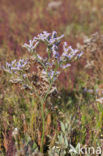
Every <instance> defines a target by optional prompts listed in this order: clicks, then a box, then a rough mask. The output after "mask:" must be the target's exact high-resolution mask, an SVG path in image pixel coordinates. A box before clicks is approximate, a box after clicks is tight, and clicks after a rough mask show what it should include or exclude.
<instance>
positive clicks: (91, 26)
mask: <svg viewBox="0 0 103 156" xmlns="http://www.w3.org/2000/svg"><path fill="white" fill-rule="evenodd" d="M54 30H55V31H57V33H58V35H61V34H64V35H65V37H64V39H63V41H64V40H65V41H67V42H68V45H72V47H73V48H76V47H78V48H81V49H82V45H83V46H84V40H86V41H88V42H87V45H85V46H86V47H83V51H84V55H83V57H82V58H81V59H80V60H78V61H77V62H75V63H73V64H72V66H71V68H70V70H69V71H64V72H63V73H62V74H61V76H60V78H59V80H60V81H59V82H58V83H57V84H58V86H59V90H60V92H61V95H62V98H61V101H59V102H58V101H54V103H53V104H57V105H58V106H59V107H58V111H61V112H62V114H64V116H66V113H67V114H68V113H69V115H67V120H68V121H69V117H68V116H70V115H72V116H75V117H76V119H77V120H79V124H78V123H76V124H75V126H76V130H75V131H72V130H70V132H68V136H69V137H70V138H71V139H72V142H73V144H74V145H76V144H77V143H78V142H80V143H81V144H89V145H93V146H94V147H97V144H99V142H100V139H99V136H100V134H103V106H102V105H99V104H98V105H97V103H96V98H99V96H100V97H101V96H103V36H101V37H100V36H98V34H97V35H94V36H93V37H92V39H91V40H89V39H88V38H91V35H92V34H94V33H96V32H98V33H99V34H103V0H55V1H53V0H17V1H16V0H0V151H3V152H4V153H6V152H7V153H9V154H8V156H12V153H13V152H14V151H15V149H14V140H13V139H12V131H13V129H14V128H15V127H18V128H19V130H20V134H19V137H18V140H19V141H18V142H20V141H21V140H22V138H23V139H24V140H26V139H25V135H24V134H28V135H29V134H30V135H31V136H32V138H33V139H34V136H36V141H37V143H38V145H40V144H39V142H40V135H39V134H40V131H41V127H40V124H41V121H40V119H38V116H41V114H40V113H41V112H40V110H39V109H38V108H37V105H36V107H35V108H34V106H33V102H34V101H33V99H32V97H31V96H30V95H28V93H25V92H23V91H21V90H20V89H19V88H18V87H17V86H16V85H13V86H11V84H10V83H9V82H8V81H9V76H8V75H7V74H6V73H4V72H3V71H2V70H1V66H2V65H5V63H6V62H7V61H8V62H10V61H12V60H13V59H19V58H21V57H22V56H23V55H25V54H27V53H26V50H25V49H24V48H23V47H22V45H23V44H24V43H25V42H26V43H27V42H28V41H29V40H30V39H32V38H33V37H34V36H36V35H37V34H39V33H41V32H42V31H48V32H50V33H51V32H52V31H54ZM99 37H100V38H99ZM89 41H90V43H89ZM88 45H89V47H90V49H89V50H88ZM94 47H95V48H94ZM98 47H99V48H98ZM93 48H94V49H93ZM91 49H92V50H91ZM39 50H40V51H41V52H42V50H43V49H42V46H41V47H40V49H39ZM91 51H93V53H91ZM94 51H95V52H96V53H95V52H94ZM91 89H92V90H91ZM97 89H98V91H100V92H99V95H97V94H96V93H95V92H94V90H95V91H97ZM84 90H85V92H83V91H84ZM17 91H18V92H17ZM87 92H88V93H87ZM101 92H102V93H101ZM91 93H93V94H92V95H91ZM32 101H33V102H32ZM58 103H59V104H58ZM37 104H38V103H37ZM100 104H101V103H100ZM34 111H35V114H36V113H37V114H36V115H37V116H36V117H35V116H34ZM52 115H53V117H51V116H52ZM48 118H49V119H48ZM51 118H52V119H51ZM60 118H62V117H60V115H57V112H56V113H50V114H49V117H48V115H47V114H46V122H49V125H48V127H47V128H48V129H50V131H48V132H47V133H48V134H47V135H51V136H53V134H56V133H59V132H60V130H57V127H58V123H57V121H58V122H59V121H60ZM65 118H66V117H65ZM23 119H25V120H23ZM34 119H35V123H36V126H37V127H36V128H37V129H38V133H37V134H34V133H35V130H34V129H36V128H34V127H33V125H34ZM48 120H49V121H48ZM24 121H25V122H24ZM51 123H52V124H51ZM47 124H48V123H47ZM70 124H71V125H72V120H70ZM78 125H79V127H78ZM58 129H59V128H58ZM37 138H38V139H37ZM33 139H32V141H34V140H35V139H34V140H33ZM54 140H55V139H54ZM25 142H26V141H25ZM25 144H26V143H25ZM46 144H47V146H48V143H46ZM102 146H103V143H102Z"/></svg>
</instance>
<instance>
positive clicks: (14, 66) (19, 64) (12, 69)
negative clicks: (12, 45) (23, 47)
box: [4, 59, 28, 74]
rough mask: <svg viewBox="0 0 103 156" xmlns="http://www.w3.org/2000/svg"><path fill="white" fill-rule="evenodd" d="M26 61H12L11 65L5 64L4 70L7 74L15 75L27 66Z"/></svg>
mask: <svg viewBox="0 0 103 156" xmlns="http://www.w3.org/2000/svg"><path fill="white" fill-rule="evenodd" d="M27 63H28V62H27V60H24V59H20V60H19V61H16V60H14V61H12V62H11V63H8V62H6V68H5V67H4V70H5V71H6V72H9V73H11V74H12V73H16V72H17V71H21V70H23V69H24V68H25V66H26V65H27Z"/></svg>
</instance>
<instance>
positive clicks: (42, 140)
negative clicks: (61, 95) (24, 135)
mask: <svg viewBox="0 0 103 156" xmlns="http://www.w3.org/2000/svg"><path fill="white" fill-rule="evenodd" d="M51 86H52V83H51V84H50V87H49V89H48V91H47V93H46V95H45V97H44V99H42V98H41V100H40V102H41V113H42V138H41V147H40V152H41V153H43V146H44V134H45V116H44V109H43V104H44V103H45V101H46V99H47V96H48V94H49V91H50V89H51Z"/></svg>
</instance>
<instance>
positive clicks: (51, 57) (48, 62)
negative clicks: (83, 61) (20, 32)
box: [4, 31, 83, 94]
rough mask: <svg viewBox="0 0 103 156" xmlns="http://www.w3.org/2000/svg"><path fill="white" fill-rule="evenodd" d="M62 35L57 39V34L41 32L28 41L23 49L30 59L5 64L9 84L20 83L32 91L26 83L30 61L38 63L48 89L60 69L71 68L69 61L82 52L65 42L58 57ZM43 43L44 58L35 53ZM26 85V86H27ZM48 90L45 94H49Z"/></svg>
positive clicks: (54, 32) (78, 56)
mask: <svg viewBox="0 0 103 156" xmlns="http://www.w3.org/2000/svg"><path fill="white" fill-rule="evenodd" d="M63 37H64V35H61V36H59V37H57V32H56V31H53V32H52V34H50V33H48V32H46V31H43V32H42V33H40V34H38V35H37V37H34V38H33V39H32V40H30V41H29V44H27V43H25V44H24V45H23V47H25V48H26V49H27V50H28V51H29V52H30V53H31V55H32V56H31V57H30V58H31V59H30V58H26V59H20V60H19V61H16V60H14V61H12V62H11V64H10V63H8V62H7V63H6V67H5V68H4V70H5V71H7V72H9V73H10V74H11V75H12V78H11V82H12V83H20V84H22V88H25V86H26V87H27V86H28V88H29V89H33V85H32V84H30V82H29V81H27V78H28V74H27V72H29V70H30V64H31V60H32V62H33V61H36V62H38V64H39V65H41V66H42V70H41V74H42V77H45V79H46V80H47V81H48V83H49V86H50V89H51V87H52V85H53V83H54V82H55V80H56V79H57V77H58V76H59V74H60V69H66V68H68V67H70V66H71V61H73V60H76V59H77V58H80V57H81V56H82V55H83V52H80V51H79V50H77V49H73V48H72V47H71V46H68V45H67V42H64V44H63V52H62V54H61V55H60V53H59V44H60V42H61V39H62V38H63ZM41 42H43V43H44V44H46V46H47V49H46V53H47V55H46V57H45V58H43V57H42V56H40V55H39V53H37V46H38V45H39V44H40V43H41ZM27 84H28V85H27ZM50 89H49V90H48V91H47V92H45V93H47V94H48V93H49V92H50Z"/></svg>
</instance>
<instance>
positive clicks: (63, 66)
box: [61, 63, 71, 69]
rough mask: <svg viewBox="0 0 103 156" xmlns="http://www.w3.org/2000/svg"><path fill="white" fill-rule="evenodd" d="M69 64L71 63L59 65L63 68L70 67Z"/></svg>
mask: <svg viewBox="0 0 103 156" xmlns="http://www.w3.org/2000/svg"><path fill="white" fill-rule="evenodd" d="M70 66H71V64H69V63H68V64H66V65H62V66H61V67H62V68H63V69H66V68H67V67H70Z"/></svg>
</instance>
